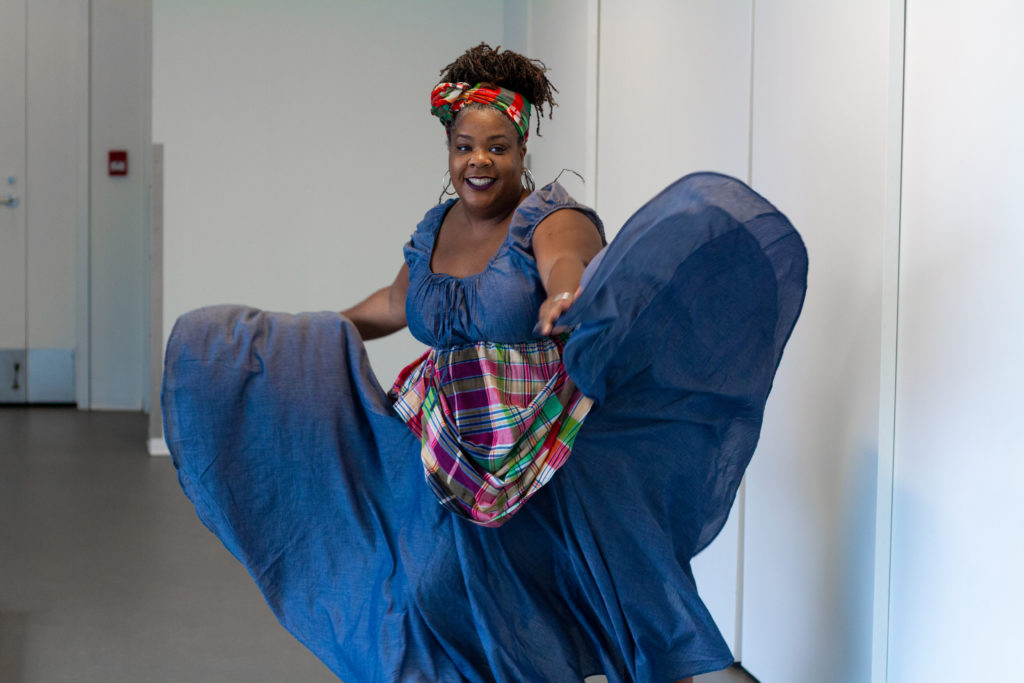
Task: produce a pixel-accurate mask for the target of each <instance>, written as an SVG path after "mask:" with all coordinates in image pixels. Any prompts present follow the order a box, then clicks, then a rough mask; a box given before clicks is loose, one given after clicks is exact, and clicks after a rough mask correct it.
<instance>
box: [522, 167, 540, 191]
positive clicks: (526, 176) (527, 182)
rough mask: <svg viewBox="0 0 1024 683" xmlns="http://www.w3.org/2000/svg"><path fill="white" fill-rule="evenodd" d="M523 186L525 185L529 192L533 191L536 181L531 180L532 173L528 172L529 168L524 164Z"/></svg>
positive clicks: (535, 187)
mask: <svg viewBox="0 0 1024 683" xmlns="http://www.w3.org/2000/svg"><path fill="white" fill-rule="evenodd" d="M523 187H525V188H526V189H527V190H529V191H530V192H533V191H534V190H536V189H537V183H535V182H534V180H533V174H532V173H530V169H528V168H527V167H525V166H523Z"/></svg>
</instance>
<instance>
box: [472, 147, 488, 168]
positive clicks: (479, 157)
mask: <svg viewBox="0 0 1024 683" xmlns="http://www.w3.org/2000/svg"><path fill="white" fill-rule="evenodd" d="M469 163H471V164H473V165H474V166H487V165H488V164H490V163H491V157H490V155H488V154H487V150H486V149H478V150H475V151H474V152H473V154H472V155H471V156H470V157H469Z"/></svg>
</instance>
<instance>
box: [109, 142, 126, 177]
mask: <svg viewBox="0 0 1024 683" xmlns="http://www.w3.org/2000/svg"><path fill="white" fill-rule="evenodd" d="M107 174H108V175H112V176H115V175H128V152H127V151H125V150H123V149H115V150H111V151H110V152H107Z"/></svg>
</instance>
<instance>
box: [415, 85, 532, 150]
mask: <svg viewBox="0 0 1024 683" xmlns="http://www.w3.org/2000/svg"><path fill="white" fill-rule="evenodd" d="M467 102H481V103H483V104H489V105H491V106H492V107H494V108H496V109H497V110H498V111H500V112H502V113H503V114H505V116H507V117H508V118H509V120H511V121H512V125H513V126H515V127H516V130H517V131H519V136H520V137H521V138H523V140H524V141H525V140H526V138H527V137H529V135H530V109H532V106H531V105H530V103H529V102H527V101H526V99H524V98H523V96H522V95H520V94H519V93H517V92H513V91H511V90H507V89H505V88H498V87H493V86H488V85H484V84H482V83H477V84H476V85H473V86H471V85H470V84H469V83H438V84H437V85H436V86H434V90H433V91H432V92H431V93H430V113H431V114H433V115H434V116H436V117H437V118H439V119H441V123H443V124H444V127H445V128H450V127H451V125H452V123H453V122H454V121H455V115H456V114H458V113H459V110H460V109H462V107H464V106H465V105H466V103H467Z"/></svg>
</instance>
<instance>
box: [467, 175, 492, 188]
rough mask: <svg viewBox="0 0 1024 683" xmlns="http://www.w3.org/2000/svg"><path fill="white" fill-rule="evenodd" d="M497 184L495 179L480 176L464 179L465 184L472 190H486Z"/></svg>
mask: <svg viewBox="0 0 1024 683" xmlns="http://www.w3.org/2000/svg"><path fill="white" fill-rule="evenodd" d="M495 182H497V179H496V178H484V177H482V176H477V177H471V178H466V183H467V184H468V185H469V186H470V187H471V188H473V189H474V190H486V189H487V188H489V187H490V186H491V185H493V184H494V183H495Z"/></svg>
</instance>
